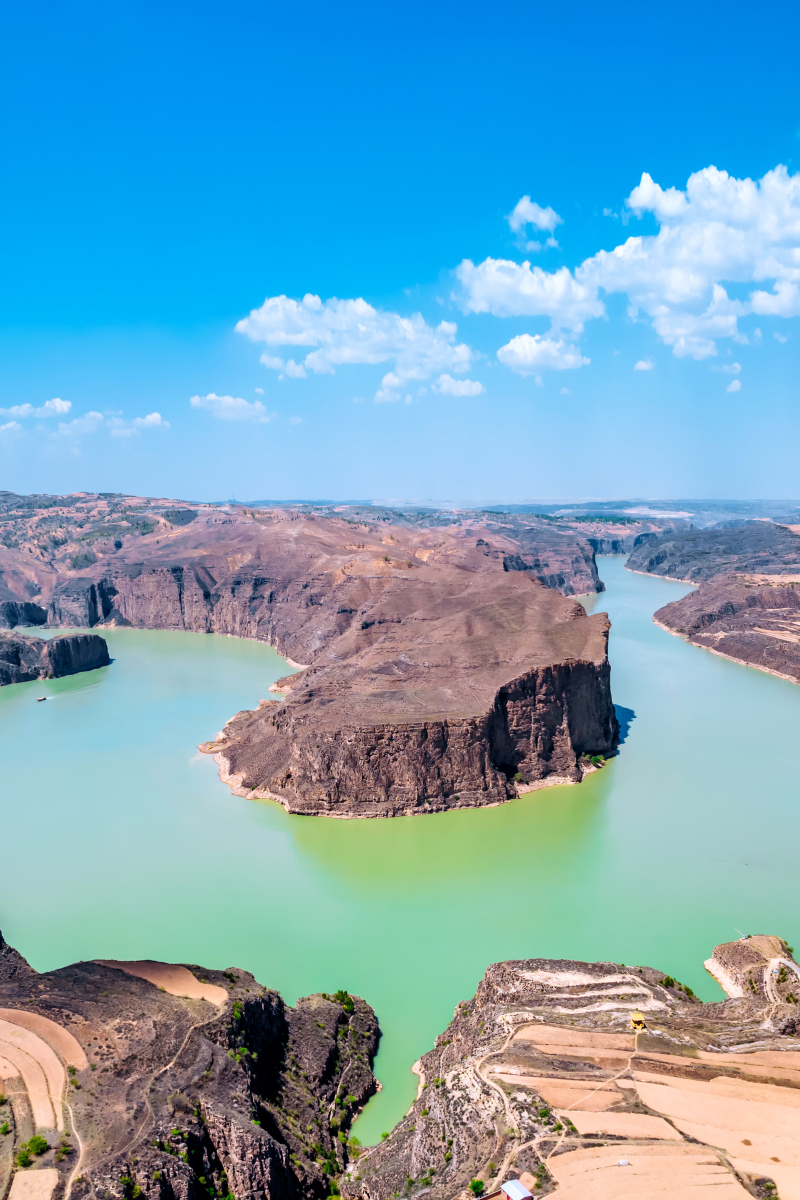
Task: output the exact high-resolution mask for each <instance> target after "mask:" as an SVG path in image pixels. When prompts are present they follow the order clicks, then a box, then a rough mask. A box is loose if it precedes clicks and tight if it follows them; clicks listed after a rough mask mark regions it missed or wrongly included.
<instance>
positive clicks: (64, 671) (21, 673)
mask: <svg viewBox="0 0 800 1200" xmlns="http://www.w3.org/2000/svg"><path fill="white" fill-rule="evenodd" d="M110 661H111V659H110V658H109V656H108V646H107V644H106V640H105V638H103V637H101V636H100V635H99V634H97V633H64V634H57V635H56V636H55V637H52V638H49V639H48V640H45V639H44V638H39V637H30V636H28V635H27V634H23V633H16V632H15V633H3V632H0V687H1V686H3V685H4V684H9V683H27V682H29V681H30V680H33V679H58V678H60V677H61V676H62V675H77V674H78V673H79V672H81V671H95V670H97V668H98V667H107V666H108V664H109V663H110Z"/></svg>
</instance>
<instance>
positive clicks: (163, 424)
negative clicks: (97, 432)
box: [108, 412, 169, 438]
mask: <svg viewBox="0 0 800 1200" xmlns="http://www.w3.org/2000/svg"><path fill="white" fill-rule="evenodd" d="M108 428H109V430H110V432H111V436H112V437H116V438H127V437H134V436H136V435H137V434H139V433H141V431H142V430H143V429H169V421H165V420H164V418H163V417H162V416H161V413H158V412H151V413H148V414H147V416H146V417H134V418H133V420H132V421H123V420H122V418H121V417H110V418H109V421H108Z"/></svg>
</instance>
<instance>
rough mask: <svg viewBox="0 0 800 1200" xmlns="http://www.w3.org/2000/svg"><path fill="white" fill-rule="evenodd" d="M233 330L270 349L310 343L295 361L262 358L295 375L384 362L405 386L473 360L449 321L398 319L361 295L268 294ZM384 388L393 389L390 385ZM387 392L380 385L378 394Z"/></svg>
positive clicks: (457, 369) (466, 367)
mask: <svg viewBox="0 0 800 1200" xmlns="http://www.w3.org/2000/svg"><path fill="white" fill-rule="evenodd" d="M236 329H237V331H238V332H239V333H244V334H246V335H247V337H249V338H250V339H251V340H252V341H254V342H265V343H266V344H267V346H270V347H274V346H308V347H311V349H310V350H309V353H308V354H306V356H305V358H304V359H303V361H302V363H296V362H295V361H294V359H289V360H288V362H286V363H284V362H283V360H282V359H280V358H276V357H275V356H273V355H271V354H265V355H264V356H263V357H262V359H261V361H262V362H263V363H264V364H265V365H266V366H269V367H271V368H272V369H273V370H282V371H283V372H284V373H285V374H287V375H291V376H294V377H302V376H303V375H305V374H306V373H307V372H309V371H313V372H314V373H315V374H328V375H332V374H334V372H335V368H336V367H338V366H345V365H350V364H356V363H367V364H372V365H376V364H378V363H386V362H388V363H392V364H393V367H392V371H391V372H390V374H393V375H394V376H395V377H396V378H397V379H398V381H399V382H400V383H401V384H405V383H407V382H408V381H409V380H412V379H413V380H422V379H428V378H430V376H431V375H433V374H435V373H437V372H440V371H444V370H448V371H455V372H456V374H458V373H460V372H461V371H468V370H469V367H470V365H471V363H472V358H473V355H472V351H471V350H470V348H469V346H467V345H465V344H464V343H458V342H457V341H456V332H457V330H456V326H455V325H454V324H453V323H452V322H450V321H441V322H440V323H439V325H437V326H435V327H434V326H431V325H428V323H427V322H426V321H425V320H424V318H423V317H422V315H421V314H420V313H414V314H412V315H411V316H410V317H402V316H400V314H399V313H393V312H383V311H381V310H380V309H377V308H373V306H372V305H371V304H368V303H367V301H366V300H363V299H358V300H338V299H336V298H335V297H334V298H333V299H331V300H326V301H325V302H324V303H323V301H322V300H321V299H320V298H319V296H313V295H310V294H309V295H306V296H304V297H303V299H302V301H297V300H291V299H289V297H287V296H268V297H267V299H266V300H265V301H264V303H263V304H262V305H261V307H260V308H256V309H253V311H252V312H251V313H250V315H249V316H248V317H245V318H243V320H241V321H239V322H238V323H237V325H236ZM388 390H389V391H392V390H394V389H393V388H391V386H389V388H388ZM386 391H387V385H386V384H384V385H383V386H382V388H381V392H386ZM387 398H388V397H386V396H383V397H382V399H387ZM376 399H378V397H377V396H376Z"/></svg>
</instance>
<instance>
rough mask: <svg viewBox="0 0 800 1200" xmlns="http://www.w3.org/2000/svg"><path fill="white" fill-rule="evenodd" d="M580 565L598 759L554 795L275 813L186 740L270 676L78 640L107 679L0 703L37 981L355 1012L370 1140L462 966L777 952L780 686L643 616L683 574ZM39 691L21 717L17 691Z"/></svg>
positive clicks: (790, 740) (783, 715)
mask: <svg viewBox="0 0 800 1200" xmlns="http://www.w3.org/2000/svg"><path fill="white" fill-rule="evenodd" d="M623 561H624V560H623V559H622V558H603V559H601V560H600V564H599V565H600V573H601V576H602V578H603V579H604V580H605V581H606V584H607V587H608V590H607V592H605V593H604V594H602V595H600V596H598V597H597V598H596V599H595V598H593V599H592V601H591V602H590V603H587V607H589V608H590V609H592V608H594V609H596V610H598V611H602V610H608V612H609V613H610V616H611V620H612V623H613V626H612V632H611V643H610V646H611V648H610V656H611V663H612V689H613V694H614V698H615V701H616V703H617V705H618V709H619V711H620V713H621V716H622V718H623V723H624V725H625V727H626V736H625V741H624V744H623V745H622V747H621V751H620V754H619V756H618V757H617V758H616V759H615V760H614V761H613V762H611V763H610V764H609V765H608V766H607V767H605V768H604V769H603V770H602V771H600V772H598V773H597V774H595V775H592V776H591V777H590V778H589V779H588V780H587V781H586V782H584V783H583V784H581V785H580V786H578V787H559V788H548V789H544V790H542V791H540V792H535V793H533V794H531V795H528V796H526V797H523V798H521V799H519V800H516V801H513V802H511V803H509V804H506V805H502V806H500V807H498V808H490V809H483V810H467V811H460V812H453V813H443V814H437V815H432V816H416V817H404V818H398V819H394V820H375V821H334V820H326V819H319V818H311V817H289V816H287V815H286V813H285V812H284V811H283V809H282V808H281V807H280V806H279V805H277V804H273V803H270V802H263V803H262V802H252V801H246V800H243V799H240V798H239V797H236V796H233V795H231V793H230V792H229V791H228V789H227V788H225V787H224V786H223V785H222V784H221V783H220V782H219V779H218V777H217V773H216V767H215V764H214V763H213V761H212V760H211V759H210V758H209V757H207V756H204V755H200V754H198V753H197V752H196V749H195V747H196V745H197V743H198V742H200V741H203V740H205V739H207V738H210V737H212V736H213V735H214V734H215V733H216V731H217V730H218V729H220V728H221V726H222V724H223V722H224V721H225V720H226V719H227V718H228V717H229V716H231V715H232V714H233V713H234V712H235V711H237V710H238V709H241V708H244V707H253V706H255V705H256V704H257V702H258V700H259V699H260V698H261V697H262V696H266V695H267V690H266V689H267V687H268V686H269V684H270V682H272V681H273V680H274V679H277V678H278V677H279V676H281V675H283V674H285V671H286V666H285V662H284V660H283V659H282V658H280V657H279V655H277V654H276V653H275V652H274V651H273V650H271V649H270V648H269V647H268V646H265V645H262V644H260V643H254V642H245V641H240V640H237V639H235V638H225V637H213V636H207V635H202V634H191V633H169V632H160V631H152V632H151V631H141V630H132V629H118V630H108V631H104V636H106V638H107V640H108V643H109V648H110V652H111V655H112V657H113V659H114V661H113V663H112V665H111V666H110V667H107V668H104V669H102V670H100V671H96V672H92V673H91V674H88V675H83V676H80V675H79V676H73V677H72V678H69V679H63V680H55V681H51V682H47V683H32V684H21V685H17V686H15V687H8V688H3V689H1V690H0V729H2V737H3V775H2V792H1V794H0V812H1V813H2V825H1V826H0V828H1V829H2V852H1V853H0V864H2V870H0V929H2V930H3V933H4V934H5V935H6V937H7V938H8V940H9V941H10V942H11V944H12V945H16V946H17V947H18V948H19V949H20V950H21V951H22V952H23V953H24V954H25V955H26V956H27V957H28V958H29V959H30V961H31V962H32V963H33V965H34V966H35V967H36V968H37V969H39V970H46V969H50V968H53V967H57V966H60V965H62V964H64V963H68V962H71V961H74V960H77V959H83V958H123V959H126V958H159V959H164V960H167V961H183V962H190V963H191V962H196V963H201V964H205V965H207V966H210V967H228V966H232V965H236V966H240V967H243V968H246V969H247V970H249V971H252V972H253V974H254V975H255V976H256V977H257V978H258V979H259V980H260V981H261V982H263V983H265V984H268V985H270V986H272V987H275V988H278V989H279V990H280V991H281V992H282V994H283V995H284V997H285V998H286V1000H287V1001H289V1002H290V1003H292V1002H294V1000H295V999H296V998H297V997H298V996H301V995H305V994H307V993H309V992H312V991H333V990H335V989H337V988H340V987H343V988H346V989H348V990H350V991H352V992H355V993H358V994H360V995H362V996H364V997H365V998H366V999H368V1000H369V1002H370V1003H371V1004H372V1005H373V1006H374V1008H375V1010H376V1012H377V1014H378V1018H379V1020H380V1023H381V1027H382V1030H383V1041H382V1045H381V1050H380V1054H379V1057H378V1060H377V1073H378V1075H379V1078H380V1079H381V1080H382V1082H383V1091H382V1092H381V1093H380V1094H379V1095H378V1096H377V1097H376V1098H375V1099H374V1100H373V1101H371V1102H370V1104H369V1106H368V1108H367V1110H366V1112H365V1113H364V1115H363V1116H362V1117H361V1119H360V1120H359V1122H358V1127H357V1130H356V1132H357V1133H358V1136H360V1138H361V1140H362V1141H363V1142H365V1143H367V1142H371V1141H376V1140H377V1139H378V1137H379V1135H380V1133H381V1132H382V1131H383V1130H388V1129H390V1128H391V1127H392V1125H393V1123H394V1122H395V1121H396V1120H397V1119H398V1118H399V1116H400V1115H401V1114H402V1113H403V1112H404V1111H405V1109H406V1107H407V1106H408V1104H409V1103H410V1102H411V1099H412V1098H413V1095H414V1092H415V1084H416V1080H415V1078H414V1077H413V1076H412V1075H411V1074H410V1070H409V1068H410V1066H411V1064H412V1063H413V1062H414V1060H415V1059H416V1058H417V1057H418V1056H419V1055H420V1054H421V1053H424V1051H425V1050H426V1049H428V1048H429V1047H430V1046H431V1045H432V1044H433V1039H434V1037H435V1035H436V1034H437V1033H438V1032H440V1031H441V1030H442V1029H443V1028H444V1027H445V1025H446V1024H447V1023H448V1021H449V1019H450V1017H451V1015H452V1012H453V1009H454V1007H455V1005H456V1003H457V1002H458V1001H459V1000H461V999H464V998H466V997H468V996H471V995H472V994H473V993H474V991H475V987H476V985H477V983H478V981H479V980H480V978H481V976H482V974H483V971H484V969H485V967H486V965H487V964H488V963H490V962H494V961H497V960H501V959H507V958H529V957H554V958H555V957H563V958H578V959H609V960H612V961H621V962H625V963H628V964H630V963H648V964H650V965H652V966H657V967H660V968H662V969H663V970H665V971H668V972H669V973H670V974H672V975H674V976H676V977H677V978H679V979H681V980H682V981H684V982H685V983H688V984H689V985H690V986H691V987H693V988H694V989H695V991H696V992H697V993H698V994H699V995H701V996H703V997H704V998H706V999H712V998H718V997H719V996H720V995H721V993H720V992H719V989H718V988H717V986H716V984H714V983H713V981H712V980H710V979H709V977H708V976H707V975H706V974H705V972H704V970H703V965H702V964H703V959H704V958H706V957H707V956H708V955H709V953H710V952H711V949H712V947H713V946H714V945H715V944H716V943H717V942H721V941H727V940H729V939H731V938H734V937H736V936H737V930H741V931H743V932H766V933H777V934H780V935H781V936H783V937H785V938H788V940H789V941H790V943H793V944H796V943H794V942H793V939H800V903H798V902H799V901H800V873H799V872H798V870H797V853H796V847H797V846H798V844H799V843H800V788H798V782H797V754H796V747H797V731H798V729H800V687H797V686H795V685H794V684H791V683H788V682H786V681H784V680H781V679H776V678H773V677H771V676H769V675H765V674H762V673H760V672H758V671H755V670H752V669H750V668H747V667H742V666H739V665H737V664H735V663H730V662H727V661H726V660H724V659H721V658H719V657H715V656H714V655H712V654H709V653H707V652H706V651H703V650H700V649H698V648H696V647H694V646H690V645H687V644H686V643H684V642H683V641H681V640H680V639H678V638H675V637H672V636H670V635H669V634H667V633H666V632H664V631H663V630H661V629H658V628H657V627H656V626H654V625H653V623H652V620H651V617H652V613H653V612H654V610H655V609H656V608H658V607H660V606H661V605H662V604H665V603H666V602H668V601H669V600H673V599H677V598H679V597H680V596H682V595H684V594H685V592H686V591H687V590H688V589H687V587H686V585H683V584H679V583H674V582H670V581H667V580H663V579H656V578H650V577H645V576H642V575H635V574H632V573H630V572H627V571H625V570H624V569H623ZM42 694H47V695H48V696H49V697H50V699H49V700H48V702H47V703H45V704H36V703H35V697H36V696H37V695H42Z"/></svg>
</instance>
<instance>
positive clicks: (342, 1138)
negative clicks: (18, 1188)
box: [0, 957, 379, 1200]
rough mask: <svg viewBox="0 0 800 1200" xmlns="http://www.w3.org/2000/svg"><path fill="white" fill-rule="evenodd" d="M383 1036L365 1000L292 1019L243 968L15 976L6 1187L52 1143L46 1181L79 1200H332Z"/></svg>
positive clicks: (137, 967)
mask: <svg viewBox="0 0 800 1200" xmlns="http://www.w3.org/2000/svg"><path fill="white" fill-rule="evenodd" d="M21 961H23V962H24V960H21ZM2 962H3V957H0V963H2ZM182 992H184V993H185V994H182ZM378 1037H379V1030H378V1024H377V1021H376V1019H375V1015H374V1013H373V1011H372V1009H371V1008H370V1007H369V1005H368V1004H367V1003H365V1002H364V1001H363V1000H361V999H359V998H358V997H356V996H350V995H348V994H347V993H346V992H337V993H336V994H335V995H334V996H327V995H316V996H309V997H306V998H305V999H303V1000H300V1001H299V1002H298V1004H297V1005H296V1007H295V1008H290V1007H289V1006H288V1005H286V1004H284V1002H283V1000H282V999H281V997H280V996H279V995H278V993H277V992H275V991H272V990H270V989H268V988H263V987H261V986H260V985H259V984H258V983H257V982H256V980H255V979H254V978H253V976H252V975H249V974H247V973H246V972H243V971H239V970H236V969H230V970H227V971H213V970H204V969H203V968H201V967H197V966H188V967H186V966H179V967H175V966H171V965H165V964H160V963H152V962H149V963H138V964H137V963H120V964H118V965H115V964H113V963H92V962H87V963H78V964H75V965H73V966H69V967H64V968H62V969H61V970H57V971H48V972H45V973H43V974H40V975H31V976H30V977H27V976H25V975H24V974H23V973H21V972H16V973H12V974H11V975H10V976H6V977H4V978H3V977H1V976H0V1060H2V1062H3V1081H4V1085H5V1091H6V1092H7V1094H8V1101H5V1100H4V1101H3V1103H4V1105H7V1106H6V1107H4V1108H3V1111H2V1114H0V1122H2V1121H7V1123H8V1128H7V1129H4V1130H3V1134H4V1136H3V1138H2V1142H1V1143H0V1176H2V1175H4V1174H5V1176H6V1179H7V1175H8V1172H9V1168H10V1167H11V1163H12V1158H11V1155H12V1154H14V1155H17V1154H19V1153H20V1152H24V1147H25V1146H26V1145H27V1144H28V1142H29V1139H30V1137H31V1136H32V1135H33V1134H34V1133H38V1134H39V1135H40V1136H41V1137H43V1138H44V1139H45V1141H46V1143H47V1148H46V1149H44V1150H43V1151H42V1148H41V1145H40V1146H39V1148H38V1149H37V1150H36V1151H34V1152H33V1153H36V1154H37V1155H38V1157H37V1158H36V1165H37V1167H45V1168H50V1169H53V1168H55V1170H57V1171H58V1173H59V1185H61V1184H66V1183H67V1182H68V1181H71V1194H72V1195H73V1196H74V1197H77V1198H81V1197H92V1196H97V1195H103V1196H113V1197H117V1198H118V1200H133V1197H139V1196H146V1197H147V1198H148V1200H213V1198H214V1197H232V1198H234V1200H248V1198H250V1197H253V1198H255V1197H260V1198H268V1200H300V1198H304V1200H321V1198H322V1197H324V1196H327V1195H328V1194H329V1193H330V1182H331V1180H332V1179H333V1178H334V1176H336V1175H338V1174H340V1173H341V1172H342V1171H343V1170H344V1168H345V1166H346V1164H347V1162H348V1146H347V1133H348V1130H349V1127H350V1124H351V1122H352V1120H353V1118H354V1116H355V1115H356V1114H357V1113H358V1112H359V1110H360V1109H361V1108H362V1106H363V1105H364V1103H365V1102H366V1100H367V1098H368V1097H369V1096H370V1095H371V1094H372V1092H373V1091H374V1090H375V1086H376V1084H375V1078H374V1075H373V1073H372V1069H371V1062H372V1058H373V1056H374V1054H375V1052H376V1049H377V1044H378ZM15 1047H20V1048H22V1047H24V1048H25V1049H24V1054H23V1053H22V1052H21V1050H20V1049H16V1048H15ZM6 1055H10V1056H11V1057H10V1059H9V1058H7V1057H4V1056H6ZM37 1061H40V1062H41V1069H38V1068H37V1067H36V1062H37ZM14 1064H18V1066H19V1068H20V1072H21V1075H20V1077H19V1078H14V1076H13V1066H14ZM64 1064H66V1068H67V1069H66V1071H65V1069H64ZM65 1099H66V1100H68V1102H69V1110H66V1109H65V1108H64V1107H62V1106H63V1101H64V1100H65ZM48 1114H49V1116H48ZM7 1134H10V1136H7ZM40 1151H41V1153H40ZM29 1157H30V1154H29ZM16 1161H19V1160H16ZM16 1161H15V1162H14V1165H16ZM5 1182H6V1180H4V1185H5ZM57 1194H63V1192H61V1191H59V1192H58V1193H57Z"/></svg>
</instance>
